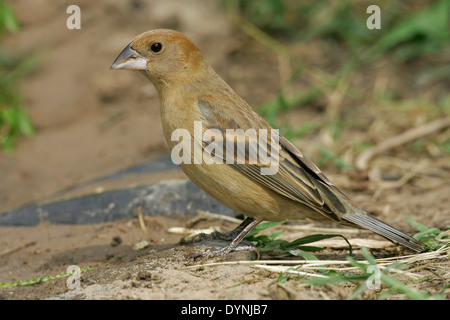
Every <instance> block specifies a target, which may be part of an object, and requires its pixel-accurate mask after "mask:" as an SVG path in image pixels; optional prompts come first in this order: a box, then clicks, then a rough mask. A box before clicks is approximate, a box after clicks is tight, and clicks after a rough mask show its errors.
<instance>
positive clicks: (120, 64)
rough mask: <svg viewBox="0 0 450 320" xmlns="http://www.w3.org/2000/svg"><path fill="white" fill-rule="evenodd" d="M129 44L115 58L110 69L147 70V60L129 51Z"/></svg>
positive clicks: (131, 50)
mask: <svg viewBox="0 0 450 320" xmlns="http://www.w3.org/2000/svg"><path fill="white" fill-rule="evenodd" d="M132 44H133V43H132V42H131V43H130V44H129V45H127V46H126V47H125V49H123V51H122V52H121V53H120V54H119V56H118V57H117V58H116V60H115V61H114V63H113V64H112V65H111V67H110V69H126V70H147V60H145V58H144V57H143V56H141V55H140V54H139V53H137V52H136V51H134V50H133V49H131V45H132Z"/></svg>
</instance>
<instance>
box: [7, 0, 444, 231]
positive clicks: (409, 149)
mask: <svg viewBox="0 0 450 320" xmlns="http://www.w3.org/2000/svg"><path fill="white" fill-rule="evenodd" d="M73 4H75V5H78V6H79V7H80V9H81V29H79V30H77V29H74V30H69V29H68V28H67V27H66V22H67V19H68V18H69V17H70V14H69V13H67V12H66V10H67V7H68V6H69V5H73ZM372 4H376V5H378V6H379V7H380V9H381V29H373V30H370V29H368V28H367V25H366V21H367V19H368V18H369V16H370V14H368V13H366V9H367V7H368V6H370V5H372ZM449 14H450V2H449V1H447V0H435V1H425V0H413V1H387V0H386V1H356V0H347V1H324V0H319V1H312V0H311V1H294V0H222V1H202V0H185V1H175V0H164V1H156V0H153V1H152V0H148V1H145V0H129V1H122V0H121V1H119V0H117V1H114V0H109V1H87V0H85V1H83V0H80V1H50V0H33V1H31V0H14V1H9V0H0V148H1V152H0V212H4V211H7V210H10V209H14V208H17V207H20V206H22V205H24V204H27V203H31V202H36V201H38V202H39V201H47V200H49V199H52V195H54V194H56V193H58V192H60V191H61V190H68V189H70V188H73V187H74V186H77V185H80V184H82V183H83V182H86V181H90V180H92V179H95V178H97V177H101V176H104V175H108V174H111V173H113V172H117V171H119V170H123V169H125V168H128V167H130V166H135V165H138V164H140V163H143V162H145V161H148V160H149V159H157V158H158V157H161V156H164V155H167V154H168V149H167V147H166V143H165V141H164V138H163V133H162V128H161V123H160V115H159V102H158V97H157V94H156V91H155V89H154V88H153V86H152V85H151V83H150V82H149V81H148V80H147V79H145V78H144V77H142V76H141V75H140V74H138V73H133V72H121V71H111V70H109V67H110V65H111V64H112V62H113V61H114V59H115V58H116V57H117V55H118V54H119V53H120V52H121V51H122V49H123V48H124V47H125V46H126V45H127V44H128V43H129V42H130V41H131V40H132V39H133V38H134V37H135V36H136V35H138V34H140V33H142V32H144V31H147V30H150V29H155V28H171V29H176V30H179V31H181V32H183V33H185V34H186V35H187V36H188V37H190V38H191V39H192V40H193V41H194V43H196V45H197V46H198V47H199V48H200V49H201V51H202V52H203V54H204V56H205V57H206V59H207V61H208V62H209V63H210V64H211V65H212V66H213V67H214V68H215V69H216V71H217V72H218V73H219V74H220V75H221V76H222V77H223V78H224V79H225V80H226V81H227V82H228V83H229V84H230V85H231V86H232V87H233V88H234V89H235V90H236V91H237V92H238V93H239V94H240V95H241V96H242V97H243V98H244V99H245V100H246V101H247V102H249V103H250V105H252V106H253V107H254V108H255V109H256V110H257V111H258V112H259V113H260V114H262V115H263V116H264V117H265V118H266V119H267V120H268V121H269V122H270V123H271V124H272V125H273V126H274V127H276V128H279V129H280V130H281V132H282V133H283V134H284V135H285V136H286V137H287V138H288V139H290V140H291V141H292V142H293V143H294V144H295V145H297V146H298V147H300V148H301V150H303V151H304V152H305V153H306V154H307V155H308V156H309V157H310V158H311V159H312V160H313V161H315V162H316V163H317V164H318V165H319V166H320V167H322V169H324V171H325V172H327V173H328V175H329V176H330V178H332V180H333V181H334V182H335V184H336V185H338V186H340V187H341V188H343V189H344V190H345V191H346V192H348V193H349V194H351V195H352V196H355V195H356V196H355V199H356V202H358V201H362V200H361V199H359V198H358V196H357V194H359V193H366V194H370V195H371V196H370V197H369V198H368V199H370V200H367V202H369V203H367V206H369V208H367V209H373V211H375V212H378V213H380V212H381V213H382V212H383V210H384V209H383V207H382V206H381V205H380V206H381V207H379V206H376V205H375V204H374V203H376V201H377V199H383V201H387V202H388V203H391V204H394V205H395V204H397V205H398V203H399V202H402V201H403V200H405V199H408V201H407V202H408V204H407V205H410V206H412V205H413V204H414V207H413V208H412V211H413V212H415V213H416V214H417V215H418V216H419V217H422V219H421V218H419V219H418V220H422V221H423V220H424V219H426V217H430V219H431V220H429V221H427V222H429V223H430V224H436V225H439V224H443V223H444V222H445V221H447V223H448V218H449V216H450V214H449V210H448V209H447V208H448V194H450V186H449V184H448V181H450V180H449V179H450V129H449V127H450V124H449V120H448V119H449V117H450V95H449V88H450V81H449V80H450V47H449V45H450V41H449V40H450V33H449V30H450V28H449V21H450V19H449ZM410 130H412V131H410ZM405 133H406V134H405ZM183 177H184V176H183V174H182V173H181V172H180V171H178V170H169V171H167V172H159V173H157V174H155V173H153V174H151V175H145V174H140V175H134V176H127V178H123V179H121V180H120V181H112V182H109V183H108V184H107V185H105V184H104V183H103V184H101V185H100V184H98V185H96V184H93V185H89V186H88V188H87V189H86V188H85V189H84V190H83V191H82V192H84V193H95V192H101V191H103V190H108V189H114V188H122V187H128V186H132V185H138V184H143V183H150V182H153V181H158V180H162V179H179V178H183ZM399 190H401V192H398V194H397V193H396V192H397V191H399ZM80 192H81V191H80ZM416 195H420V198H419V197H416ZM389 197H392V198H389ZM395 197H396V198H395ZM371 206H372V207H373V208H370V207H371ZM430 206H431V207H430ZM409 209H411V208H409ZM409 209H408V212H409V213H411V212H410V211H409ZM425 209H426V210H425ZM405 210H406V209H405ZM408 212H407V213H408ZM419 213H420V214H419ZM391 221H392V219H391Z"/></svg>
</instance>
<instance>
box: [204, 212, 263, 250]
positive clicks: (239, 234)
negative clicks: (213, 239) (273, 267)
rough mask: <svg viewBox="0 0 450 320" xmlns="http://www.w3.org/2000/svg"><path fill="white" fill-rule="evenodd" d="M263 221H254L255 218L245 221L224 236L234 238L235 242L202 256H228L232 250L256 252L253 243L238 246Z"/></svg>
mask: <svg viewBox="0 0 450 320" xmlns="http://www.w3.org/2000/svg"><path fill="white" fill-rule="evenodd" d="M261 221H262V220H261V219H253V218H247V219H245V220H244V221H243V222H242V223H241V224H240V225H239V226H238V227H237V228H236V229H234V230H232V231H229V232H227V233H226V234H224V236H225V237H232V239H233V240H232V241H231V243H230V244H228V245H227V246H225V247H223V248H220V249H211V250H210V251H207V252H202V254H205V255H208V256H218V255H224V254H227V253H229V252H231V251H232V250H255V246H254V245H253V244H251V243H250V244H249V245H246V246H241V247H239V248H238V245H239V243H241V241H242V240H243V239H244V238H245V236H246V235H247V234H248V233H249V232H250V231H251V230H252V229H253V228H254V227H256V225H258V224H259V223H260V222H261Z"/></svg>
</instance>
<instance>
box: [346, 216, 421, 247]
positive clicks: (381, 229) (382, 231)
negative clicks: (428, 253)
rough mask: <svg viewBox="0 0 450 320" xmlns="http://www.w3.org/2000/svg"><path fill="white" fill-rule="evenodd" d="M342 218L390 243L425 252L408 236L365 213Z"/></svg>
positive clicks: (418, 243)
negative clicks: (393, 242)
mask: <svg viewBox="0 0 450 320" xmlns="http://www.w3.org/2000/svg"><path fill="white" fill-rule="evenodd" d="M342 218H343V220H345V221H348V222H351V223H353V224H356V225H358V226H360V227H362V228H365V229H368V230H370V231H372V232H374V233H376V234H378V235H380V236H382V237H385V238H387V239H389V240H391V241H395V242H398V243H400V244H402V245H404V246H406V247H408V248H410V249H412V250H414V251H417V252H421V251H424V250H425V247H424V246H423V245H422V244H421V243H420V242H419V241H417V240H416V239H414V238H412V237H410V236H408V235H407V234H405V233H403V232H401V231H400V230H397V229H395V228H394V227H392V226H390V225H388V224H387V223H384V222H383V221H380V220H378V219H376V218H374V217H371V216H370V215H368V214H367V213H365V212H361V213H358V212H357V213H351V214H346V215H344V216H343V217H342Z"/></svg>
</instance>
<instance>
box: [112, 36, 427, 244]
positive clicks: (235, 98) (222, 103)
mask: <svg viewBox="0 0 450 320" xmlns="http://www.w3.org/2000/svg"><path fill="white" fill-rule="evenodd" d="M111 68H112V69H130V70H139V71H140V72H142V73H143V74H144V75H145V76H146V77H147V78H148V79H149V80H150V81H152V83H153V84H154V85H155V87H156V89H157V91H158V94H159V98H160V106H161V119H162V124H163V129H164V134H165V137H166V140H167V143H168V145H169V148H170V149H171V150H172V148H174V147H175V146H176V145H177V144H178V141H172V138H171V137H172V133H173V132H174V131H175V130H177V129H185V130H187V131H188V132H189V133H190V134H191V136H194V122H195V121H201V123H202V133H204V134H205V133H206V135H207V136H208V135H210V134H211V132H212V131H213V129H214V130H216V131H215V132H219V133H220V134H219V135H217V134H216V135H211V140H213V139H212V138H213V136H214V138H215V139H214V141H215V143H221V142H222V143H223V145H225V144H226V143H227V142H229V143H232V144H233V145H235V147H236V149H237V144H238V142H239V141H240V142H242V143H244V145H245V147H246V149H245V152H244V153H242V152H241V153H240V154H239V152H237V153H235V154H234V155H233V157H234V158H233V159H234V161H233V163H229V164H226V163H221V164H217V163H213V164H206V163H205V161H202V162H201V163H199V164H195V163H194V162H195V161H194V160H195V159H194V155H191V163H190V164H186V163H183V164H180V167H181V169H182V170H183V171H184V172H185V174H186V175H187V176H188V177H189V178H190V179H191V180H192V181H193V182H194V183H195V184H197V185H198V186H199V187H200V188H202V189H203V190H205V191H206V192H207V193H208V194H210V195H211V196H212V197H214V198H216V199H217V200H219V201H220V202H222V203H223V204H225V205H226V206H228V207H230V208H231V209H233V210H234V211H236V212H238V213H242V214H244V215H246V216H248V217H249V218H247V220H246V221H244V223H243V224H242V225H241V226H240V227H238V228H237V230H236V232H234V233H233V238H234V240H233V241H232V243H231V244H230V245H229V246H227V247H225V248H223V249H220V250H217V251H215V252H216V253H224V252H229V251H230V250H232V249H234V248H235V247H236V245H237V244H238V243H239V242H240V241H241V240H242V239H243V238H244V236H245V234H246V233H247V232H248V231H250V230H251V228H253V227H254V226H256V225H257V224H258V223H259V222H261V221H263V220H270V221H279V220H283V219H286V218H288V219H303V218H309V219H312V220H331V221H334V222H336V223H339V224H344V225H349V226H353V227H362V228H366V229H369V230H371V231H373V232H375V233H377V234H379V235H381V236H383V237H386V238H388V239H390V240H393V241H396V242H399V243H401V244H402V245H405V246H407V247H409V248H411V249H413V250H416V251H421V250H422V249H423V247H422V245H421V244H420V243H419V242H417V241H416V240H415V239H413V238H411V237H410V236H408V235H406V234H404V233H402V232H401V231H399V230H397V229H395V228H393V227H391V226H389V225H387V224H385V223H383V222H381V221H379V220H377V219H375V218H373V217H371V216H370V215H369V214H367V213H366V212H364V211H363V210H361V209H358V208H356V207H355V206H353V205H352V204H351V202H350V200H349V199H348V198H347V197H346V196H345V195H344V194H343V193H342V192H341V191H339V190H338V189H337V188H336V187H335V186H334V185H333V184H332V183H331V182H330V180H329V179H328V178H327V177H326V176H325V175H324V174H323V173H322V172H321V171H320V169H319V168H318V167H317V166H316V165H315V164H314V163H313V162H312V161H310V160H309V159H308V158H306V157H305V156H304V155H303V154H302V153H301V152H300V151H299V150H298V149H297V148H296V147H295V146H294V145H292V144H291V143H290V142H289V141H288V140H286V139H285V138H284V137H282V136H277V135H276V133H275V132H273V131H272V128H271V127H270V125H269V124H268V123H267V122H266V121H265V120H264V119H263V118H262V117H261V116H260V115H258V114H257V113H256V112H255V111H254V110H253V109H252V108H251V107H250V106H249V105H248V104H247V103H246V102H245V101H244V100H243V99H242V98H241V97H240V96H239V95H238V94H237V93H236V92H235V91H234V90H233V89H232V88H231V87H230V86H229V85H228V84H227V83H226V82H225V81H224V80H223V79H222V78H221V77H220V76H218V75H217V74H216V73H215V71H214V70H213V69H212V68H211V67H210V66H209V65H208V64H207V63H206V61H205V60H204V59H203V56H202V54H201V52H200V51H199V50H198V48H197V47H195V45H194V44H193V43H192V42H191V41H190V40H189V39H188V38H187V37H186V36H184V35H183V34H181V33H179V32H177V31H173V30H153V31H148V32H145V33H143V34H141V35H139V36H138V37H136V38H135V39H134V40H133V41H132V42H131V43H130V44H129V45H128V46H127V47H126V48H125V49H124V50H123V52H122V53H121V54H120V55H119V57H118V58H117V59H116V61H115V62H114V63H113V65H112V66H111ZM227 129H234V130H236V129H242V130H243V131H247V130H249V129H255V130H256V131H257V132H259V131H258V130H260V129H265V130H267V131H269V132H272V134H273V136H272V137H276V138H278V139H277V140H278V142H274V141H273V140H271V138H270V137H267V138H266V139H265V140H264V139H263V140H259V138H261V135H260V134H258V133H256V135H255V134H254V135H252V134H250V135H240V136H239V135H237V136H230V135H229V134H227ZM233 138H234V139H235V140H233V141H230V139H233ZM262 142H267V143H268V146H267V147H266V149H265V150H266V151H268V152H269V153H268V154H269V155H277V156H278V158H279V162H278V170H277V172H276V173H275V174H271V175H262V174H261V168H263V167H265V166H266V167H267V163H264V161H263V160H264V159H258V161H256V162H255V161H253V162H252V161H250V152H251V150H252V148H253V149H254V148H256V147H258V148H259V147H263V145H264V143H262ZM196 143H197V144H200V146H199V145H197V146H195V144H196ZM255 143H256V144H255ZM207 146H208V144H207V143H205V142H204V141H200V142H199V141H196V140H195V139H192V141H191V150H194V148H196V147H200V148H201V149H202V150H203V151H204V150H205V148H207ZM215 151H216V152H215V153H214V154H212V156H216V157H218V158H220V157H222V159H223V160H225V159H226V156H227V155H228V154H227V153H228V152H229V150H228V149H226V150H223V152H219V151H221V150H219V149H216V150H215ZM220 153H222V154H221V155H220ZM224 162H225V161H224Z"/></svg>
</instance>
